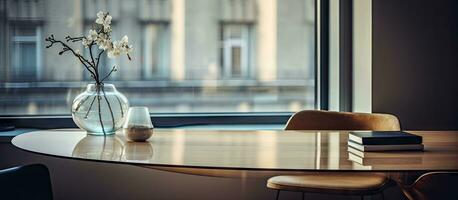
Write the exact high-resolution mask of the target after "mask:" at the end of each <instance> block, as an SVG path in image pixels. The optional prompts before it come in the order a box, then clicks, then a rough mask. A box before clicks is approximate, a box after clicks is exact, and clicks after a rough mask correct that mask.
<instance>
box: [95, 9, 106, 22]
mask: <svg viewBox="0 0 458 200" xmlns="http://www.w3.org/2000/svg"><path fill="white" fill-rule="evenodd" d="M105 15H106V13H105V12H102V11H99V12H98V13H97V19H96V20H95V23H97V24H103V21H104V20H103V18H104V17H105Z"/></svg>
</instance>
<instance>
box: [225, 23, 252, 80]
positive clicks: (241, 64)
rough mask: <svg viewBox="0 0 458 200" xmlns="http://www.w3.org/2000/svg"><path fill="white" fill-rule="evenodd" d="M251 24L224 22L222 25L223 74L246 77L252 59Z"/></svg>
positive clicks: (230, 76) (232, 76)
mask: <svg viewBox="0 0 458 200" xmlns="http://www.w3.org/2000/svg"><path fill="white" fill-rule="evenodd" d="M251 32H252V28H251V25H245V24H226V25H223V27H222V55H221V56H222V57H223V59H222V60H223V63H222V66H223V76H224V77H229V78H237V77H239V78H240V77H248V76H249V73H250V64H251V60H252V59H253V58H252V57H251V56H253V52H252V50H253V47H252V45H253V43H252V38H251V37H252V33H251Z"/></svg>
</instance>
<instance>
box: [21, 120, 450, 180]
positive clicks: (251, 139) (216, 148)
mask: <svg viewBox="0 0 458 200" xmlns="http://www.w3.org/2000/svg"><path fill="white" fill-rule="evenodd" d="M409 132H411V133H414V134H417V135H421V136H422V137H423V144H424V145H425V150H424V151H395V152H370V153H369V152H364V153H362V154H361V155H355V154H354V152H353V153H352V152H349V150H348V145H347V139H348V132H339V131H216V130H183V129H155V132H154V134H153V136H152V137H151V138H150V139H149V140H148V141H147V142H129V141H127V140H126V138H125V137H124V134H122V133H121V132H119V133H117V134H116V135H113V136H107V137H103V136H91V135H87V134H86V132H84V131H81V130H79V129H56V130H41V131H34V132H29V133H25V134H21V135H18V136H16V137H15V138H13V140H12V143H13V144H14V145H15V146H16V147H18V148H21V149H23V150H26V151H30V152H34V153H39V154H44V155H50V156H58V157H63V158H69V159H81V160H89V161H98V162H109V163H115V164H129V165H137V166H142V167H149V168H154V169H161V170H168V171H176V172H181V173H191V174H200V175H207V176H234V172H235V173H236V174H238V175H237V176H240V174H241V173H240V172H241V171H257V172H274V174H283V173H285V172H288V173H297V172H301V173H303V172H317V171H327V172H329V171H335V172H348V171H352V172H354V171H358V172H389V173H391V172H392V173H397V172H425V171H443V170H447V171H457V170H458V132H453V131H409ZM228 172H231V173H229V174H227V173H228ZM245 175H246V174H245ZM269 175H272V174H271V173H269Z"/></svg>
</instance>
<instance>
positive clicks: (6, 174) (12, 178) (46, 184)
mask: <svg viewBox="0 0 458 200" xmlns="http://www.w3.org/2000/svg"><path fill="white" fill-rule="evenodd" d="M0 198H1V199H17V200H23V199H24V200H26V199H37V200H51V199H53V195H52V189H51V180H50V178H49V171H48V168H46V166H44V165H42V164H33V165H26V166H20V167H13V168H9V169H4V170H0Z"/></svg>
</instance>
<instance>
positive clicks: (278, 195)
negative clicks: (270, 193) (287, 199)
mask: <svg viewBox="0 0 458 200" xmlns="http://www.w3.org/2000/svg"><path fill="white" fill-rule="evenodd" d="M279 197H280V190H277V195H276V196H275V200H278V198H279Z"/></svg>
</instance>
